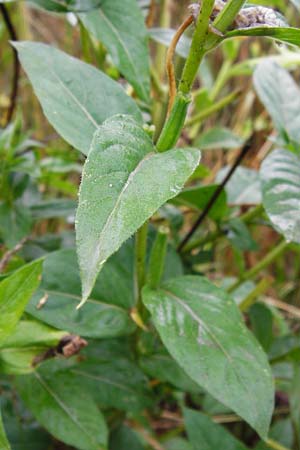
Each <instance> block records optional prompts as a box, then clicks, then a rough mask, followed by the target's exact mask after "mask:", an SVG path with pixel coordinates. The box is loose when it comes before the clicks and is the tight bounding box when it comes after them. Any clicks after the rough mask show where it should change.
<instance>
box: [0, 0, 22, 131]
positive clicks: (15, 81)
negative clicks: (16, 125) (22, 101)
mask: <svg viewBox="0 0 300 450" xmlns="http://www.w3.org/2000/svg"><path fill="white" fill-rule="evenodd" d="M0 12H1V14H2V17H3V20H4V23H5V25H6V28H7V31H8V33H9V36H10V39H11V40H12V41H17V40H18V35H17V32H16V30H15V27H14V25H13V23H12V21H11V19H10V15H9V13H8V10H7V8H6V6H5V5H4V4H3V3H0ZM12 51H13V61H14V68H13V77H12V82H11V93H10V105H9V108H8V111H7V115H6V122H5V125H7V124H8V123H9V122H10V121H11V119H12V116H13V113H14V110H15V108H16V101H17V95H18V90H19V78H20V63H19V59H18V54H17V50H16V49H15V48H12Z"/></svg>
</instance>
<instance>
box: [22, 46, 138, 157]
mask: <svg viewBox="0 0 300 450" xmlns="http://www.w3.org/2000/svg"><path fill="white" fill-rule="evenodd" d="M14 45H15V47H16V48H17V50H18V53H19V57H20V60H21V63H22V65H23V67H24V69H25V71H26V73H27V75H28V77H29V79H30V81H31V83H32V85H33V88H34V91H35V93H36V95H37V97H38V99H39V100H40V102H41V105H42V107H43V110H44V113H45V115H46V117H47V119H48V120H49V122H50V123H51V124H52V125H53V127H54V128H55V129H56V131H57V132H58V133H59V134H60V135H61V136H62V137H63V138H64V139H65V140H66V141H68V142H69V143H70V144H71V145H73V146H74V147H76V148H78V149H79V150H81V151H82V152H83V153H85V154H87V153H88V151H89V149H90V145H91V142H92V138H93V135H94V132H95V130H96V129H97V128H98V126H99V125H100V124H101V123H102V122H103V121H104V120H105V119H107V118H108V117H110V116H112V115H114V114H117V113H124V114H132V115H133V116H134V117H135V118H136V119H137V120H141V114H140V112H139V110H138V108H137V106H136V105H135V103H134V102H133V100H132V99H131V98H130V97H128V96H127V95H126V94H125V92H124V91H123V89H122V88H121V86H120V85H118V84H117V83H116V82H115V81H113V80H112V79H111V78H109V77H107V76H106V75H105V74H104V73H102V72H100V71H99V70H97V69H95V68H94V67H92V66H90V65H88V64H85V63H83V62H81V61H79V60H78V59H75V58H72V57H71V56H69V55H67V54H66V53H63V52H61V51H59V50H57V49H55V48H54V47H50V46H49V45H45V44H38V43H35V42H20V43H18V44H16V43H15V44H14Z"/></svg>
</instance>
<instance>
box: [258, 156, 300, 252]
mask: <svg viewBox="0 0 300 450" xmlns="http://www.w3.org/2000/svg"><path fill="white" fill-rule="evenodd" d="M260 177H261V183H262V192H263V205H264V207H265V210H266V212H267V214H268V216H269V219H270V220H271V222H272V224H273V225H274V228H275V229H276V230H277V231H278V232H279V233H281V234H283V236H284V237H285V239H286V240H287V241H291V242H297V243H300V158H299V157H298V156H297V155H295V154H294V153H291V152H289V151H287V150H274V151H273V152H272V153H271V154H270V155H268V156H267V157H266V159H265V160H264V161H263V164H262V166H261V169H260Z"/></svg>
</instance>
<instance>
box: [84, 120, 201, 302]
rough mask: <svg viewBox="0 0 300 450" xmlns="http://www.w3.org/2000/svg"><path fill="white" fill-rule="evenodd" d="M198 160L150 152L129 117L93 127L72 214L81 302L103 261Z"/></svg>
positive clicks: (191, 154) (194, 153) (189, 153)
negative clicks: (93, 130)
mask: <svg viewBox="0 0 300 450" xmlns="http://www.w3.org/2000/svg"><path fill="white" fill-rule="evenodd" d="M199 158H200V152H199V151H198V150H195V149H174V150H172V151H169V152H165V153H157V152H155V148H154V146H153V144H152V142H151V140H150V138H149V137H148V135H147V134H146V133H145V132H144V130H143V129H142V127H141V126H140V125H138V124H137V123H136V122H135V121H134V120H133V119H132V118H130V117H129V116H115V117H113V118H111V119H108V120H107V121H106V122H105V123H104V124H103V125H102V126H101V127H100V128H99V130H98V131H97V132H96V133H95V137H94V139H93V143H92V146H91V150H90V152H89V155H88V158H87V160H86V163H85V166H84V170H83V174H82V181H81V187H80V194H79V206H78V210H77V216H76V235H77V252H78V256H79V265H80V271H81V279H82V298H83V302H84V301H86V300H87V298H88V296H89V295H90V292H91V290H92V288H93V285H94V283H95V280H96V277H97V274H98V273H99V272H100V270H101V268H102V266H103V264H104V263H105V261H106V260H107V259H108V258H109V257H110V256H111V255H112V254H113V253H115V252H116V250H118V248H119V247H120V246H121V244H122V243H123V242H124V241H126V240H127V239H128V238H129V237H130V236H131V235H132V234H133V233H134V232H135V231H136V230H137V229H138V228H139V227H140V226H142V225H143V223H144V222H145V221H146V220H147V219H148V218H149V217H151V215H152V214H153V213H154V212H155V211H156V210H157V209H158V208H159V207H160V206H161V205H163V204H164V203H165V202H166V201H167V200H169V199H170V198H172V197H175V196H176V195H177V194H178V193H179V192H180V190H181V189H182V187H183V185H184V183H185V182H186V180H187V179H188V178H189V177H190V176H191V174H192V173H193V171H194V170H195V168H196V166H197V164H198V163H199Z"/></svg>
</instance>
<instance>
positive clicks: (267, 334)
mask: <svg viewBox="0 0 300 450" xmlns="http://www.w3.org/2000/svg"><path fill="white" fill-rule="evenodd" d="M249 318H250V321H251V325H252V330H253V333H254V334H255V336H256V338H257V340H258V341H259V342H260V344H261V346H262V347H263V349H264V350H265V351H266V352H267V351H268V350H269V349H270V347H271V344H272V340H273V330H272V328H273V316H272V313H271V311H270V309H269V308H268V307H267V306H266V305H264V304H263V303H255V304H254V305H252V306H251V308H250V310H249Z"/></svg>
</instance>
